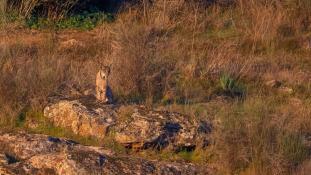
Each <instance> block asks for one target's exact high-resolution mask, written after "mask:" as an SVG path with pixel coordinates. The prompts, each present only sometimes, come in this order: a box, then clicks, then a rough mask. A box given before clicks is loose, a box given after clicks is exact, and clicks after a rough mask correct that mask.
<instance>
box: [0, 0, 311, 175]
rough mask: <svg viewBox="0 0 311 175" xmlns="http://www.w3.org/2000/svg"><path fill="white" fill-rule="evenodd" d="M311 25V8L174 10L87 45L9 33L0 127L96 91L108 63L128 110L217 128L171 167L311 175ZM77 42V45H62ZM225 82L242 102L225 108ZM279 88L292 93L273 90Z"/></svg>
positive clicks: (105, 32)
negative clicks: (203, 145) (310, 143)
mask: <svg viewBox="0 0 311 175" xmlns="http://www.w3.org/2000/svg"><path fill="white" fill-rule="evenodd" d="M144 2H146V1H144ZM202 3H203V4H202ZM1 5H3V4H1ZM1 7H2V6H1ZM3 7H4V6H3ZM2 9H3V8H2ZM141 9H143V10H141ZM310 13H311V4H310V2H309V1H308V0H294V1H268V0H251V1H249V0H240V1H236V3H235V4H234V5H229V6H228V5H224V4H222V3H220V4H217V3H216V4H213V5H206V4H204V1H198V2H193V1H184V0H172V1H155V2H154V3H153V4H144V3H141V4H138V5H132V6H127V7H124V8H123V10H122V11H121V12H120V13H118V14H117V17H116V20H115V21H114V22H113V23H109V24H107V23H105V24H103V25H102V26H98V27H97V28H96V29H95V30H93V31H88V32H84V33H83V34H81V33H79V32H73V31H70V30H69V31H53V30H52V31H32V33H31V31H29V30H27V29H14V30H12V29H10V30H8V29H9V28H8V26H9V25H10V24H5V25H1V27H3V29H5V30H1V33H0V39H1V41H0V46H1V47H0V104H1V106H0V123H1V125H2V126H4V125H14V124H15V122H16V118H18V116H19V115H20V114H21V113H22V112H24V111H25V110H26V109H32V110H34V111H40V110H42V108H43V107H44V105H45V103H46V97H47V96H48V94H49V93H51V92H53V91H54V90H55V89H56V88H57V87H58V86H59V85H60V84H61V83H64V82H75V83H77V84H79V85H81V86H87V85H88V84H92V83H94V78H95V76H94V75H95V72H96V69H97V62H102V63H104V64H107V65H111V66H112V75H111V80H110V82H111V85H112V89H113V91H114V94H115V96H116V97H117V98H118V99H119V102H141V103H146V104H149V105H155V104H157V105H159V104H160V103H161V102H163V103H167V102H170V103H173V105H172V106H166V107H165V108H166V109H169V110H172V111H179V112H183V113H187V114H188V115H191V116H194V117H199V118H200V119H209V120H213V122H214V126H215V131H214V134H213V138H214V142H213V143H212V144H211V146H210V148H208V152H209V155H202V154H203V153H206V152H205V151H204V150H196V152H195V153H193V154H188V153H181V155H175V156H176V157H178V158H176V157H175V156H171V155H172V154H173V153H166V152H163V153H161V156H162V158H163V159H166V157H171V158H172V159H174V160H175V159H179V158H180V157H183V159H186V160H187V161H193V162H199V163H207V162H208V163H209V164H212V165H214V166H215V167H218V170H219V172H220V174H293V173H294V172H301V174H303V173H304V171H306V170H305V169H308V167H309V163H308V162H307V159H308V157H309V158H310V148H308V147H307V146H306V145H305V144H304V142H305V137H306V136H308V135H310V133H311V120H310V116H311V111H310V109H309V108H310V105H311V99H310V98H311V97H310V94H311V72H310V69H311V60H310V58H311V57H310V55H311V52H310V48H311V45H310V47H309V48H308V46H307V45H305V43H306V42H308V41H310V38H311V17H310V16H311V14H310ZM3 19H4V18H3ZM2 21H5V20H2ZM2 24H4V23H2ZM30 33H31V34H30ZM70 39H75V40H77V42H74V43H76V44H73V45H70V44H69V45H68V44H67V45H66V43H65V44H64V41H68V40H70ZM221 74H226V75H228V76H230V77H232V78H233V79H234V80H236V81H237V82H239V83H240V84H243V86H244V87H245V89H246V93H245V97H244V98H243V99H238V98H235V97H222V98H220V97H219V96H225V95H226V93H224V92H223V90H222V87H221V84H220V82H219V77H220V75H221ZM271 79H277V80H280V81H281V82H282V84H283V86H286V87H290V88H293V91H294V92H293V93H292V94H284V93H280V92H279V91H278V90H277V89H273V88H267V87H265V86H264V82H265V81H267V80H271ZM198 102H200V103H198ZM185 104H186V105H185ZM197 153H199V154H197ZM141 154H142V156H144V155H143V154H145V156H147V157H148V156H149V155H158V153H156V152H147V153H141ZM198 155H202V157H201V156H198ZM305 159H306V160H305ZM304 161H305V162H307V163H302V162H304ZM224 165H226V167H227V168H225V167H224Z"/></svg>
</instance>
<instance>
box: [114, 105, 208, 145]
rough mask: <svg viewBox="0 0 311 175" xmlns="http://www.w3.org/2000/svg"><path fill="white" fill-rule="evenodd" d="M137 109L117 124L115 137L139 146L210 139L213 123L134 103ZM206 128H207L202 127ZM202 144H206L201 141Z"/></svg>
mask: <svg viewBox="0 0 311 175" xmlns="http://www.w3.org/2000/svg"><path fill="white" fill-rule="evenodd" d="M132 108H133V109H134V112H133V113H132V114H130V115H128V116H127V118H126V119H125V121H124V120H121V122H119V121H117V125H116V126H115V127H114V131H115V140H116V141H117V142H119V143H122V144H125V145H130V146H131V145H133V143H134V144H135V145H137V147H146V148H147V147H156V148H163V147H166V146H168V145H170V146H173V147H176V148H177V147H195V146H196V144H198V143H200V141H202V140H203V141H205V142H207V138H206V136H207V134H208V133H210V131H211V126H210V125H209V124H207V123H204V122H200V121H198V120H196V119H195V118H193V117H190V116H185V115H182V114H179V113H174V112H167V111H154V110H148V109H147V108H146V107H144V106H132ZM201 128H204V129H201ZM202 144H203V143H202Z"/></svg>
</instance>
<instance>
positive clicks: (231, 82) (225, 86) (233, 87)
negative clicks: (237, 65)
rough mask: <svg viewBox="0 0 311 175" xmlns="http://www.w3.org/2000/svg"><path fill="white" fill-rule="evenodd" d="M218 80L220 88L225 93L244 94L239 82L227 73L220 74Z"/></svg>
mask: <svg viewBox="0 0 311 175" xmlns="http://www.w3.org/2000/svg"><path fill="white" fill-rule="evenodd" d="M219 80H220V85H221V88H222V90H223V91H224V92H225V93H229V94H231V95H239V96H242V95H244V93H245V88H244V87H243V86H242V85H241V84H240V83H238V81H237V80H236V79H234V78H232V77H231V76H230V75H229V74H222V75H221V76H220V79H219Z"/></svg>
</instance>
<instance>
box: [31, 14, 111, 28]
mask: <svg viewBox="0 0 311 175" xmlns="http://www.w3.org/2000/svg"><path fill="white" fill-rule="evenodd" d="M113 20H114V17H113V16H112V15H111V14H105V13H101V12H95V13H84V14H81V15H74V16H69V17H67V18H64V19H61V20H57V21H53V20H50V19H48V18H41V17H31V18H30V19H28V20H26V25H27V26H28V27H30V28H33V29H45V28H56V29H67V28H73V29H82V30H90V29H93V28H94V27H96V26H97V25H98V24H101V23H103V22H112V21H113Z"/></svg>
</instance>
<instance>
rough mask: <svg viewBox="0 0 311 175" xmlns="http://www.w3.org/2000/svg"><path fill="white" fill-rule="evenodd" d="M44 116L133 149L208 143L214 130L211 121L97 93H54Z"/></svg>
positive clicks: (62, 125) (64, 126) (54, 122)
mask: <svg viewBox="0 0 311 175" xmlns="http://www.w3.org/2000/svg"><path fill="white" fill-rule="evenodd" d="M60 94H61V93H60ZM44 115H45V116H46V117H47V118H48V119H49V120H50V121H52V122H53V124H54V125H56V126H59V127H63V128H67V129H70V130H72V131H73V132H74V133H75V134H78V135H82V136H93V137H96V138H99V139H104V138H105V137H106V136H107V135H109V136H112V137H113V138H114V139H115V141H117V142H119V143H121V144H123V145H125V146H127V147H132V148H133V147H134V148H149V147H155V148H161V149H162V148H165V147H168V146H171V148H174V149H175V148H177V149H180V148H194V147H196V146H199V145H200V146H206V145H207V144H208V137H209V133H210V132H211V124H210V123H208V122H207V121H200V120H198V119H197V118H195V117H190V116H187V115H183V114H180V113H175V112H167V111H156V110H152V109H148V108H146V107H145V106H140V105H106V104H103V103H100V102H97V101H96V98H95V97H94V96H84V95H81V96H78V97H77V96H74V97H72V98H69V96H64V95H57V96H53V97H51V100H50V103H49V104H48V105H47V106H46V107H45V109H44Z"/></svg>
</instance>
